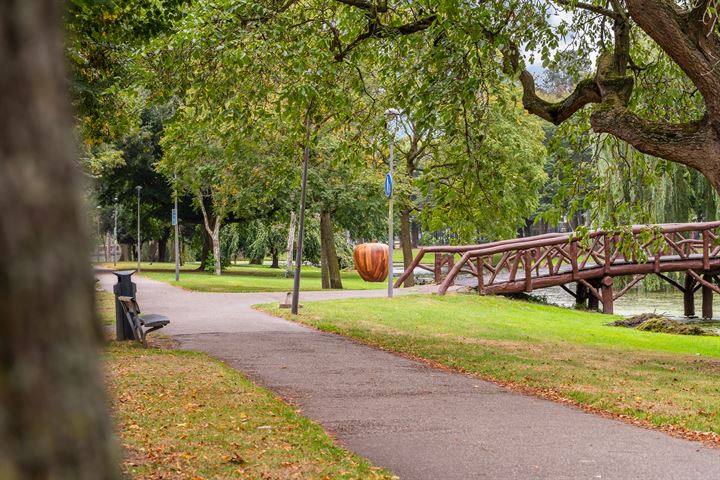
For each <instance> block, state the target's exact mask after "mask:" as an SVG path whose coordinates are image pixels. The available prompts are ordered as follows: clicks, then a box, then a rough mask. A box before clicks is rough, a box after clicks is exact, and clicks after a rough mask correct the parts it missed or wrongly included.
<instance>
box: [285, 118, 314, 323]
mask: <svg viewBox="0 0 720 480" xmlns="http://www.w3.org/2000/svg"><path fill="white" fill-rule="evenodd" d="M310 112H311V110H310V109H309V108H308V111H307V114H306V117H305V149H304V151H303V170H302V180H301V183H300V218H299V219H298V241H297V252H296V253H295V276H294V278H293V291H292V301H291V303H290V311H291V312H292V314H293V315H297V314H298V309H299V308H300V272H301V270H302V250H303V236H304V234H305V197H306V191H307V173H308V161H309V160H310V129H311V127H312V123H311V117H310Z"/></svg>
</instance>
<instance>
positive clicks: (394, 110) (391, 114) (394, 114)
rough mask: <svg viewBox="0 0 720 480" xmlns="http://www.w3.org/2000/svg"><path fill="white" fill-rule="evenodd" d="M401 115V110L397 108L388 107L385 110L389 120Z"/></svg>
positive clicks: (386, 117)
mask: <svg viewBox="0 0 720 480" xmlns="http://www.w3.org/2000/svg"><path fill="white" fill-rule="evenodd" d="M399 116H400V111H399V110H398V109H397V108H388V109H387V110H385V119H386V120H387V121H388V123H389V122H392V121H393V120H395V119H396V118H397V117H399Z"/></svg>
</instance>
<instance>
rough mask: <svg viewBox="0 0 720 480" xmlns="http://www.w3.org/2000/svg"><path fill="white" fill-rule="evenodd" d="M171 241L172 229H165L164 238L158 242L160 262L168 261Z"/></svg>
mask: <svg viewBox="0 0 720 480" xmlns="http://www.w3.org/2000/svg"><path fill="white" fill-rule="evenodd" d="M169 239H170V229H169V228H165V229H163V234H162V237H160V239H159V240H158V262H167V261H168V240H169Z"/></svg>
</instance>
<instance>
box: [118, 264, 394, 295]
mask: <svg viewBox="0 0 720 480" xmlns="http://www.w3.org/2000/svg"><path fill="white" fill-rule="evenodd" d="M104 266H108V267H109V268H112V264H110V265H107V264H105V265H104ZM135 267H137V265H135V266H133V264H131V263H127V262H124V263H120V264H118V265H117V267H115V268H116V269H118V270H122V269H133V268H135ZM195 268H197V265H186V266H184V267H183V271H182V272H181V274H180V281H179V282H175V273H174V272H175V270H174V269H175V265H174V264H170V263H153V264H141V275H143V276H145V277H148V278H151V279H153V280H158V281H161V282H167V283H172V284H173V285H178V286H180V287H182V288H186V289H188V290H195V291H199V292H231V293H241V292H288V291H290V290H292V284H293V279H292V277H289V278H288V277H286V276H285V270H284V269H277V268H270V266H269V265H248V264H246V263H245V264H236V265H233V266H231V267H229V268H228V269H227V270H226V271H224V272H223V274H222V275H220V276H216V275H213V274H212V273H208V272H196V271H194V269H195ZM341 275H342V282H343V288H344V289H346V290H370V289H378V288H386V284H385V283H368V282H365V281H364V280H363V279H362V278H360V275H358V274H357V273H356V272H354V271H351V272H341ZM301 289H302V290H321V289H322V279H321V272H320V269H319V268H315V267H303V268H302V282H301Z"/></svg>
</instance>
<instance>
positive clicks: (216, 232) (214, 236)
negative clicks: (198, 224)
mask: <svg viewBox="0 0 720 480" xmlns="http://www.w3.org/2000/svg"><path fill="white" fill-rule="evenodd" d="M198 196H199V200H200V211H202V214H203V223H204V224H205V230H206V231H207V233H208V235H210V240H211V241H212V249H213V257H214V258H213V260H214V261H215V269H214V270H215V272H214V273H215V275H222V257H221V255H220V225H221V224H222V217H221V215H216V216H215V219H214V220H215V221H214V222H213V223H212V226H211V222H210V216H209V215H208V212H207V209H206V208H205V203H204V202H203V197H202V193H201V192H198Z"/></svg>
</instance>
